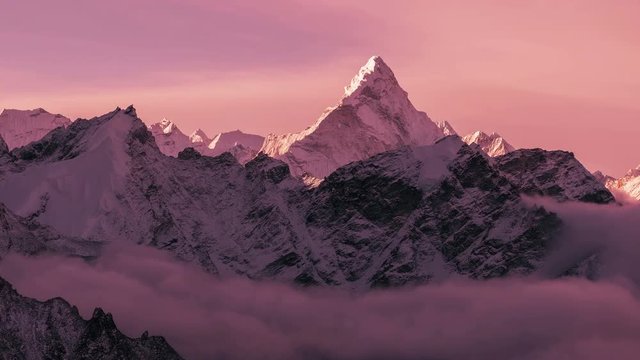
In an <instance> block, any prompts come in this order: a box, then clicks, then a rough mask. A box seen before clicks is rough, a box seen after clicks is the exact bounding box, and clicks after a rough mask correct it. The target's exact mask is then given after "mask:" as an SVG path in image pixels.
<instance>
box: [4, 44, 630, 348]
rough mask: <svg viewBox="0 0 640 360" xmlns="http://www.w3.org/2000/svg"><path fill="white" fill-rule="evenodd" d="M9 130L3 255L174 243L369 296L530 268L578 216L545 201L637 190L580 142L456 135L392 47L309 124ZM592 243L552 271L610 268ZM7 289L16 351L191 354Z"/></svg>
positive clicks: (96, 253) (9, 338) (286, 278)
mask: <svg viewBox="0 0 640 360" xmlns="http://www.w3.org/2000/svg"><path fill="white" fill-rule="evenodd" d="M0 135H1V136H2V139H4V140H0V258H1V257H4V256H7V255H8V254H12V253H19V254H24V255H28V256H41V255H46V254H57V255H62V256H69V257H76V258H77V257H80V258H83V259H85V260H86V261H87V262H91V261H93V260H94V259H97V258H100V257H101V256H102V254H103V251H104V248H105V247H106V246H108V245H110V244H114V243H119V242H125V243H127V244H136V245H139V246H150V247H154V248H157V249H161V250H163V251H166V252H169V253H171V254H172V255H173V256H174V257H175V258H176V259H177V260H178V261H183V262H187V263H192V264H193V265H195V266H197V267H199V268H201V269H202V270H204V271H205V272H207V273H209V274H210V276H211V278H212V281H213V279H214V278H235V277H243V278H248V279H252V280H256V281H258V280H260V281H275V282H282V283H287V284H292V285H294V286H303V287H335V288H340V289H342V290H344V291H353V292H366V291H369V290H370V289H372V288H390V287H394V288H395V287H409V286H415V285H423V284H427V285H428V284H431V283H434V282H439V281H442V280H445V279H449V278H452V277H456V278H466V279H472V280H481V279H490V278H502V277H525V276H527V275H530V274H533V273H536V272H537V271H538V270H540V269H541V268H542V267H543V266H544V264H545V261H546V258H547V256H548V255H549V254H550V252H551V250H552V249H553V248H554V246H555V241H556V239H557V237H558V236H559V234H561V233H562V232H563V231H564V226H565V225H564V224H565V221H564V220H563V218H562V216H560V215H558V214H556V213H555V212H553V211H550V210H548V209H547V208H545V206H543V205H540V204H539V203H537V202H536V201H533V200H532V199H537V198H540V197H545V198H550V199H552V200H553V201H555V202H559V203H567V202H571V203H589V204H615V203H616V201H617V200H616V198H614V195H613V194H612V192H610V190H609V189H611V190H615V191H614V192H615V193H620V192H625V193H627V194H628V195H629V196H630V197H634V198H636V199H640V170H638V169H636V170H631V171H630V172H629V173H628V174H627V175H626V176H625V177H623V178H621V179H613V178H610V177H605V176H604V175H602V174H596V175H593V174H591V173H590V172H589V171H588V170H587V169H586V168H585V167H584V166H583V165H582V164H581V163H580V162H579V161H578V160H577V159H576V158H575V157H574V155H573V154H572V153H570V152H565V151H546V150H542V149H516V148H515V147H513V146H512V145H511V144H509V143H508V142H507V141H506V140H505V139H504V138H502V137H501V136H500V135H498V134H497V133H491V134H489V135H488V134H486V133H483V132H481V131H478V132H475V133H472V134H469V135H467V136H464V137H460V136H458V135H457V133H456V132H455V130H454V129H453V127H452V126H451V125H450V124H449V123H446V122H434V121H433V120H431V119H430V118H429V117H428V116H427V115H426V114H425V113H424V112H421V111H419V110H417V109H415V107H414V106H413V105H412V103H411V101H410V100H409V98H408V94H407V92H405V91H404V90H403V89H402V88H401V86H400V84H399V82H398V80H397V79H396V77H395V75H394V73H393V71H392V70H391V68H390V67H389V66H388V65H387V64H386V63H385V62H384V61H383V60H382V58H380V57H378V56H374V57H372V58H371V59H370V60H369V61H368V62H367V63H366V64H365V65H364V66H363V67H362V68H361V69H360V70H359V71H358V73H357V74H356V76H355V77H354V78H353V79H352V80H351V82H350V83H349V85H348V86H347V87H346V88H345V91H344V95H343V97H342V98H341V99H340V100H339V101H338V103H337V104H336V105H335V106H333V107H331V108H329V110H327V111H326V112H325V113H324V114H322V115H321V116H320V118H319V119H318V120H317V121H315V122H314V123H313V124H311V125H310V126H309V127H308V128H306V129H305V130H302V131H300V132H298V133H292V134H281V135H275V134H269V135H267V136H266V137H265V138H263V137H262V136H259V135H252V134H246V133H243V132H241V131H239V130H238V131H233V132H227V133H220V134H217V135H215V136H212V137H209V136H208V135H207V134H205V133H204V132H203V131H202V130H197V131H195V132H193V133H192V134H191V135H186V134H185V133H183V132H182V131H181V130H180V129H179V128H178V126H177V125H176V124H175V123H173V122H171V121H169V120H166V119H163V120H162V121H160V122H158V123H154V124H151V125H147V124H145V123H144V122H143V121H142V119H140V118H139V117H138V116H137V113H136V109H135V108H134V107H133V106H129V107H127V108H124V109H121V108H116V109H115V110H113V111H111V112H109V113H107V114H104V115H101V116H97V117H94V118H92V119H77V120H75V121H73V122H72V121H70V120H69V119H67V118H65V117H64V116H61V115H52V114H49V113H48V112H46V111H45V110H42V109H37V110H28V111H20V110H5V111H4V112H3V113H2V115H0ZM96 164H100V166H96ZM587 255H588V256H587ZM587 255H585V256H584V257H583V258H579V259H571V260H567V261H566V262H565V263H563V264H561V265H560V266H558V267H557V268H556V269H555V271H554V273H552V274H550V275H549V276H551V277H560V276H565V275H568V274H572V275H576V276H585V277H590V278H591V277H593V276H597V274H596V273H594V272H593V271H591V270H590V271H588V272H587V271H586V270H585V271H583V270H580V269H584V268H585V266H584V264H585V262H587V261H590V260H592V258H593V256H594V253H590V254H587ZM595 255H597V253H595ZM0 299H2V302H1V303H0V320H1V321H0V333H1V334H4V335H2V336H0V349H3V351H4V350H5V349H6V350H7V351H9V352H5V354H20V353H23V354H26V355H23V357H22V358H26V359H31V358H40V356H41V355H42V354H53V355H51V356H50V357H48V358H51V359H76V358H83V359H85V358H86V359H89V358H99V357H100V356H102V355H100V354H103V355H104V354H111V355H110V356H111V357H100V358H113V359H116V358H117V359H120V358H127V359H135V358H154V359H174V358H180V357H179V355H178V354H177V353H176V352H175V351H174V350H173V349H172V348H171V347H170V345H169V344H167V343H166V342H165V341H164V339H163V338H160V337H153V336H148V335H146V334H144V335H143V336H142V337H140V338H129V337H127V336H126V335H124V334H122V333H121V332H120V331H119V330H118V329H117V328H116V326H115V324H114V323H113V321H112V319H111V318H110V316H109V315H107V314H105V313H104V312H103V311H102V310H99V309H98V310H96V311H95V313H94V315H93V317H92V318H91V319H88V320H85V319H83V318H81V317H80V315H79V314H78V311H77V309H74V307H73V306H72V305H70V304H68V303H67V302H66V301H65V300H62V299H52V300H48V301H45V302H41V301H37V300H34V299H29V298H26V297H23V296H21V295H19V294H18V293H17V292H16V291H15V290H13V289H12V287H11V285H10V284H9V283H7V282H6V281H4V280H0ZM106 310H107V311H108V309H106ZM15 356H16V357H11V356H9V357H11V358H21V357H19V356H18V355H15Z"/></svg>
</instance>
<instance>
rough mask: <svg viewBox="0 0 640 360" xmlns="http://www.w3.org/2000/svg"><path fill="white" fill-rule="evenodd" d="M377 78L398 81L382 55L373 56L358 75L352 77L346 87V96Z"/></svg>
mask: <svg viewBox="0 0 640 360" xmlns="http://www.w3.org/2000/svg"><path fill="white" fill-rule="evenodd" d="M376 80H387V81H390V82H392V83H397V80H396V77H395V75H394V74H393V71H392V70H391V68H390V67H389V66H388V65H387V64H386V63H385V62H384V60H382V58H381V57H380V56H372V57H371V58H370V59H369V60H368V61H367V63H366V64H364V66H363V67H361V68H360V70H359V71H358V73H357V74H356V76H354V77H353V79H351V83H350V84H349V85H348V86H347V87H345V88H344V96H345V97H349V96H351V95H354V94H356V93H357V92H358V90H359V89H361V88H363V87H365V86H366V85H367V84H369V83H372V82H374V81H376Z"/></svg>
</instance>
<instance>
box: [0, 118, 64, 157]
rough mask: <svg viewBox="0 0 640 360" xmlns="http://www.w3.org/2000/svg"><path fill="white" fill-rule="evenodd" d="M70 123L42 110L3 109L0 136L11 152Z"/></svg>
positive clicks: (0, 120) (0, 119)
mask: <svg viewBox="0 0 640 360" xmlns="http://www.w3.org/2000/svg"><path fill="white" fill-rule="evenodd" d="M70 123H71V120H69V119H68V118H66V117H64V116H62V115H59V114H51V113H49V112H47V111H46V110H44V109H34V110H14V109H4V110H3V111H2V113H1V114H0V136H1V137H2V138H3V139H4V142H5V143H6V144H7V146H8V147H9V149H10V150H11V149H14V148H17V147H20V146H24V145H27V144H29V143H31V142H33V141H36V140H40V139H41V138H42V137H43V136H45V135H46V134H47V133H48V132H49V131H51V130H53V129H55V128H57V127H60V126H68V125H69V124H70Z"/></svg>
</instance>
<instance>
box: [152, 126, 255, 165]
mask: <svg viewBox="0 0 640 360" xmlns="http://www.w3.org/2000/svg"><path fill="white" fill-rule="evenodd" d="M148 128H149V130H150V131H151V133H152V134H153V136H154V138H155V139H156V143H157V144H158V147H159V148H160V151H162V153H164V154H165V155H169V156H173V157H177V156H178V154H179V153H180V152H181V151H182V150H184V149H186V148H187V147H192V148H194V149H195V150H196V151H198V152H199V153H201V154H202V155H206V156H216V155H220V154H222V153H223V152H227V151H229V152H231V153H232V154H234V155H237V158H238V160H239V161H242V162H247V161H249V160H250V159H251V158H253V157H254V156H256V155H257V154H258V150H260V148H261V147H262V143H263V142H264V137H262V136H259V135H253V134H246V133H243V132H242V131H240V130H235V131H230V132H223V133H219V134H217V135H216V136H214V137H213V138H210V137H209V136H208V135H207V134H206V133H205V132H204V131H203V130H202V129H197V130H196V131H194V132H193V133H192V134H191V135H189V136H187V135H185V134H184V133H183V132H182V131H180V129H179V128H178V127H177V126H176V124H175V123H173V122H171V121H169V120H167V119H162V121H160V122H158V123H154V124H151V125H150V126H149V127H148Z"/></svg>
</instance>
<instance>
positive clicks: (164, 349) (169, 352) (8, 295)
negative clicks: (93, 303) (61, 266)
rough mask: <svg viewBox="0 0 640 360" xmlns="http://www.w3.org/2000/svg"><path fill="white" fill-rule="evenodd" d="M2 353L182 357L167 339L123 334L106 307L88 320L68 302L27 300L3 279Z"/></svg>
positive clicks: (24, 356) (66, 356) (20, 355)
mask: <svg viewBox="0 0 640 360" xmlns="http://www.w3.org/2000/svg"><path fill="white" fill-rule="evenodd" d="M0 351H1V352H2V357H3V358H5V359H114V360H115V359H140V360H143V359H144V360H146V359H181V357H180V356H179V355H178V354H177V353H176V352H175V351H174V350H173V349H172V348H171V346H169V344H167V342H166V341H165V340H164V338H162V337H158V336H148V335H147V333H146V332H145V333H144V334H143V335H142V336H141V337H140V338H136V339H132V338H129V337H127V336H125V335H123V334H122V333H121V332H120V331H119V330H118V329H117V327H116V325H115V323H114V322H113V319H112V318H111V315H110V314H105V313H104V312H103V311H102V310H101V309H96V310H95V311H94V313H93V316H92V317H91V319H89V320H84V319H83V318H82V317H81V316H80V314H79V313H78V309H77V308H76V307H73V306H71V305H69V303H67V302H66V301H65V300H63V299H61V298H54V299H50V300H47V301H44V302H41V301H37V300H35V299H30V298H26V297H24V296H21V295H20V294H18V293H17V292H16V291H15V290H14V289H13V287H12V286H11V284H9V283H8V282H7V281H5V280H4V279H1V278H0Z"/></svg>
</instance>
